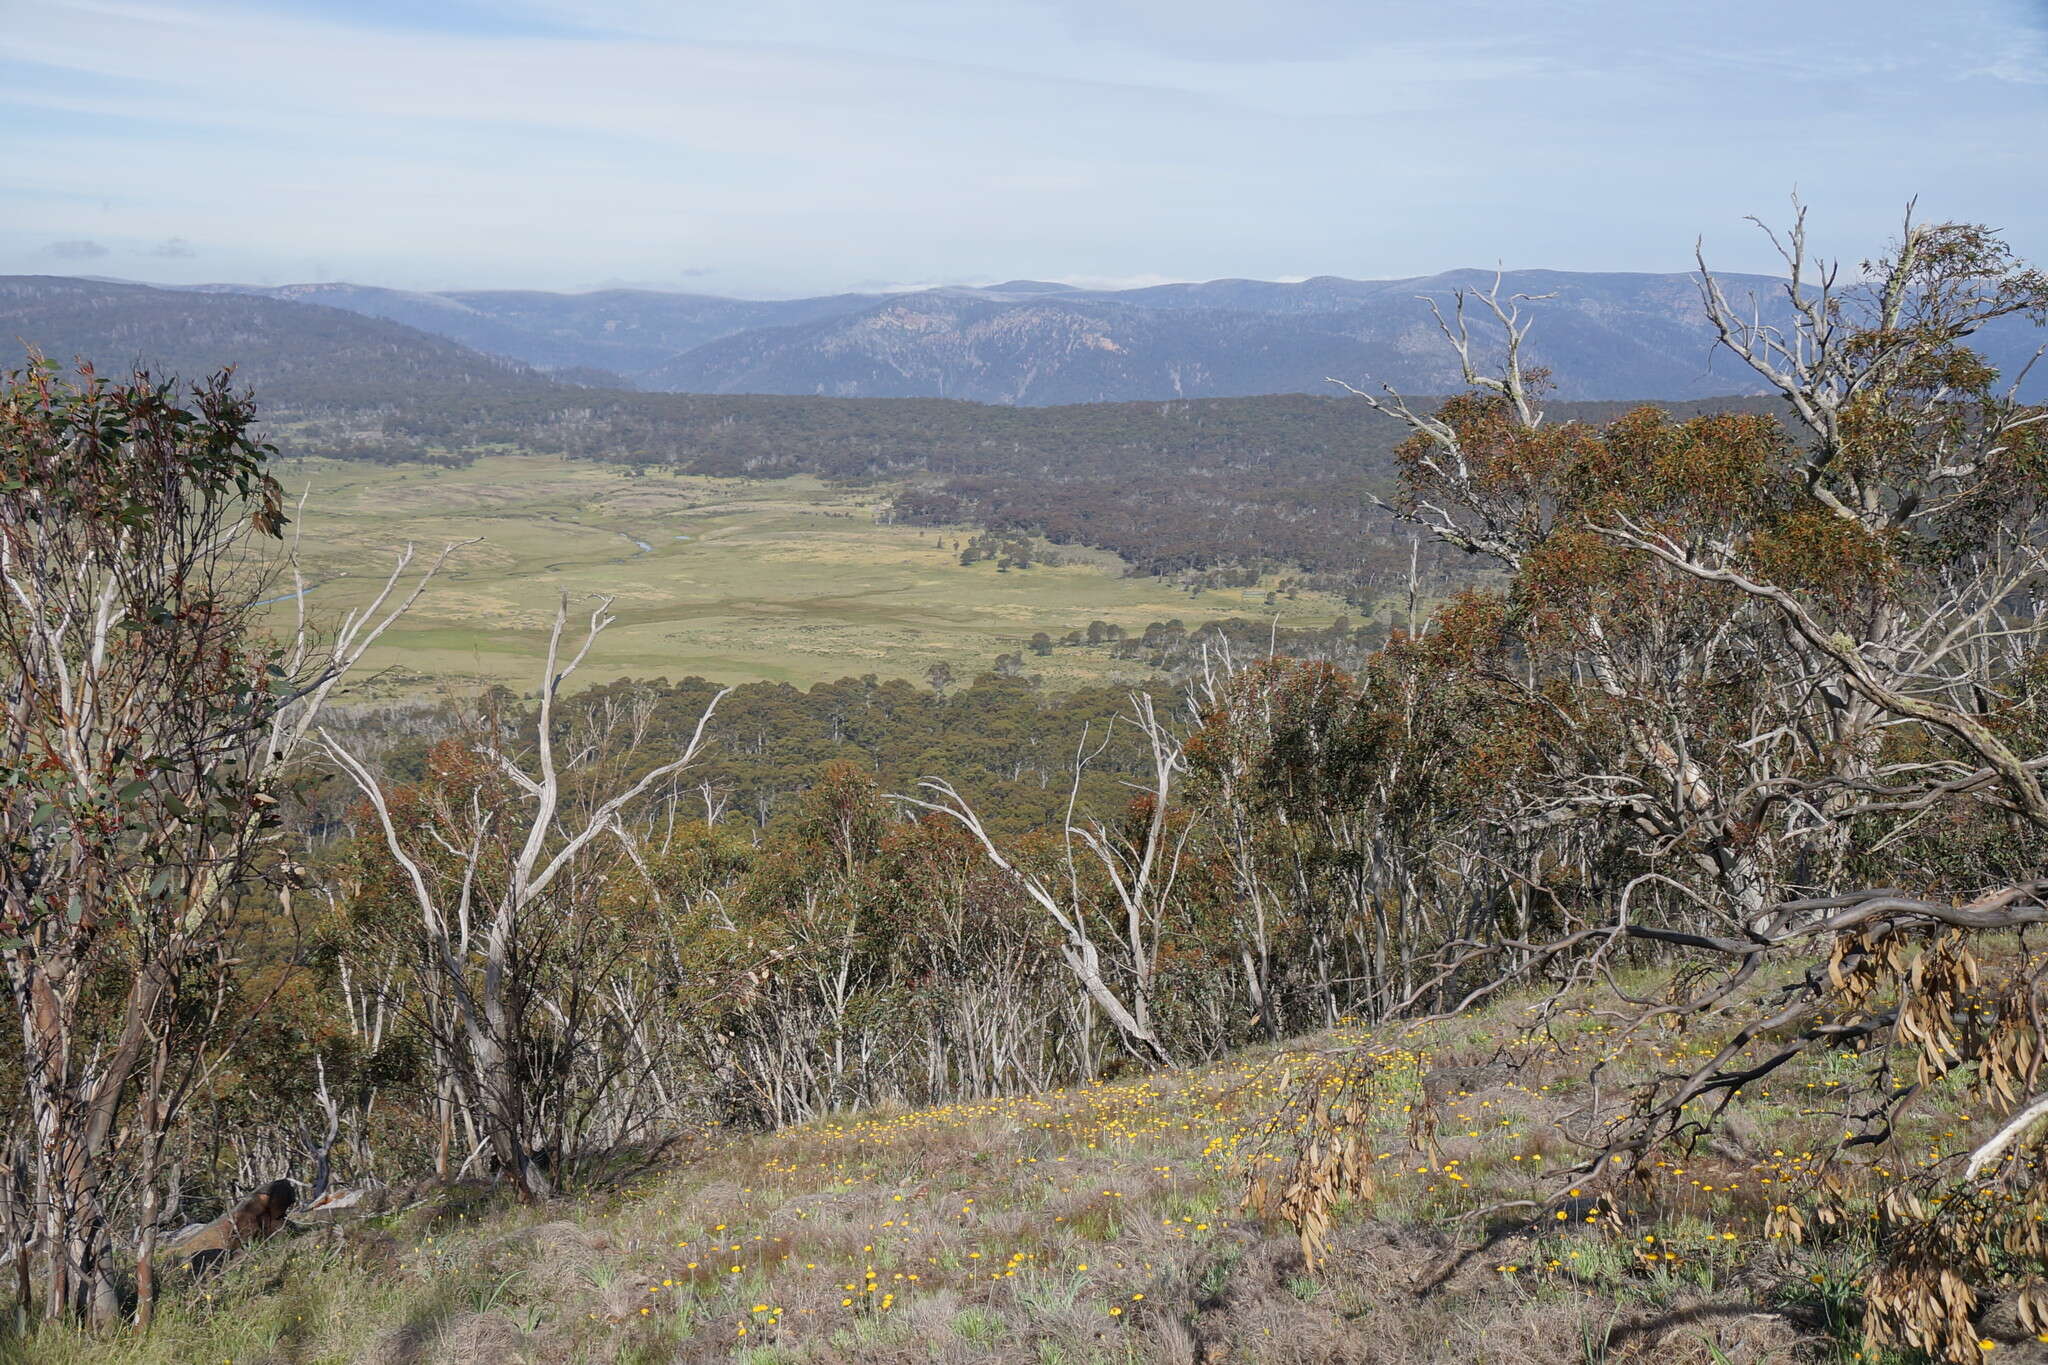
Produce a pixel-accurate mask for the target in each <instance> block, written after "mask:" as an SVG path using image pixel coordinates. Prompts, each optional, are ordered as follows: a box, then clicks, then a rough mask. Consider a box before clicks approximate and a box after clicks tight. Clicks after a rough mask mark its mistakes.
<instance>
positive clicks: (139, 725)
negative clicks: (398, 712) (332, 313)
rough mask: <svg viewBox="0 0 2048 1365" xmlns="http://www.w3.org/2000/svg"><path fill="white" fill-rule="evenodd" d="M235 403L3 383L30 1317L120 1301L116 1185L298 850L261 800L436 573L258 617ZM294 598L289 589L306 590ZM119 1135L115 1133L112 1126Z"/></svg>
mask: <svg viewBox="0 0 2048 1365" xmlns="http://www.w3.org/2000/svg"><path fill="white" fill-rule="evenodd" d="M254 418H255V414H254V409H253V406H252V404H251V402H250V400H249V399H248V398H247V397H246V396H244V395H241V394H238V393H236V392H235V391H233V390H232V389H231V387H230V385H229V381H228V377H227V376H226V375H225V374H222V375H217V376H215V377H214V378H213V379H212V380H210V381H209V382H207V383H205V384H203V385H200V386H198V387H197V388H195V389H194V390H193V391H192V392H191V394H190V396H189V400H187V399H181V397H180V395H179V394H178V392H177V390H176V389H175V388H174V387H173V386H172V385H171V384H168V383H162V382H158V381H155V380H152V379H150V378H149V377H148V376H146V375H141V374H138V375H135V376H134V377H133V378H132V379H130V380H125V381H122V382H108V381H106V380H103V379H100V378H99V377H97V376H95V375H94V374H93V373H92V372H91V371H90V370H89V369H88V370H84V371H81V374H80V378H79V380H78V382H76V383H71V382H67V381H66V380H64V379H63V378H61V377H60V376H59V375H58V373H57V372H56V370H55V368H54V367H52V366H50V365H47V364H45V363H43V362H41V361H40V360H37V359H32V360H31V363H30V365H29V367H28V368H27V369H26V370H24V371H20V372H17V373H13V374H10V375H8V376H7V377H6V379H5V381H4V384H0V708H4V712H5V719H6V725H5V729H4V732H0V850H4V852H0V964H4V967H5V970H6V974H7V981H8V985H9V987H10V990H11V994H12V999H13V1003H14V1006H15V1010H16V1014H17V1017H18V1021H19V1024H20V1028H21V1038H22V1079H23V1084H24V1087H25V1096H24V1098H25V1100H26V1102H27V1111H28V1119H29V1123H30V1126H31V1129H32V1132H33V1142H32V1144H31V1149H32V1151H33V1182H34V1186H35V1188H34V1192H33V1207H34V1211H35V1222H36V1225H37V1227H36V1231H35V1235H34V1236H33V1237H32V1238H29V1239H24V1241H23V1242H22V1243H21V1244H20V1245H18V1246H17V1248H16V1257H17V1273H18V1279H19V1282H20V1287H21V1289H22V1290H23V1291H24V1293H25V1292H26V1291H27V1288H28V1278H29V1273H28V1272H29V1259H30V1244H31V1242H34V1243H38V1244H40V1246H41V1247H42V1249H43V1251H44V1253H45V1255H46V1257H47V1274H46V1277H45V1284H44V1298H43V1305H44V1312H45V1314H46V1315H47V1316H50V1317H59V1316H65V1315H78V1316H84V1317H89V1318H91V1319H93V1320H96V1321H106V1320H109V1319H111V1318H112V1317H113V1316H115V1314H116V1312H117V1311H118V1309H117V1302H116V1296H115V1289H114V1279H113V1261H114V1236H113V1228H112V1226H111V1213H110V1208H109V1200H108V1193H109V1189H110V1186H111V1184H112V1183H113V1181H114V1180H115V1177H116V1172H117V1169H118V1170H119V1171H120V1173H121V1175H122V1176H123V1177H124V1178H129V1179H133V1180H134V1181H135V1182H136V1183H138V1184H139V1185H140V1187H141V1189H142V1197H141V1199H140V1201H139V1212H138V1215H137V1219H138V1223H139V1225H140V1230H141V1231H140V1235H141V1244H140V1248H139V1252H138V1269H139V1276H138V1278H139V1290H140V1308H139V1313H140V1316H141V1317H142V1319H143V1320H144V1321H147V1319H148V1316H149V1313H150V1310H151V1305H152V1303H153V1298H154V1274H153V1248H154V1235H155V1222H156V1211H157V1208H158V1203H157V1199H158V1195H157V1190H156V1185H155V1175H156V1164H157V1162H158V1160H159V1157H160V1155H161V1152H162V1149H163V1145H164V1141H165V1137H166V1135H167V1133H168V1132H169V1130H170V1127H171V1125H172V1124H173V1122H174V1121H175V1119H176V1117H177V1115H178V1112H179V1109H180V1106H181V1104H182V1103H183V1102H184V1100H185V1098H186V1097H187V1096H188V1095H189V1094H190V1092H191V1089H192V1086H193V1085H194V1083H195V1082H196V1080H198V1079H199V1078H200V1076H201V1075H202V1074H203V1071H204V1069H205V1068H206V1067H207V1066H209V1065H210V1064H211V1063H212V1062H213V1061H214V1060H215V1059H217V1057H218V1055H219V1049H220V1045H221V1044H222V1042H223V1040H224V1038H225V1037H226V1036H227V1035H230V1034H232V1032H233V1031H234V1029H235V1028H236V1027H246V1024H247V1021H248V1019H249V1018H250V1017H251V1016H250V1014H249V1012H248V1004H247V1002H244V1003H243V1007H242V1013H241V1015H240V1019H239V1022H238V1021H237V1019H235V1018H232V1017H230V1015H229V1012H228V1009H227V1004H228V1001H229V997H230V996H231V994H232V993H233V991H234V990H235V988H236V981H237V978H236V968H235V959H236V950H237V946H238V943H239V942H240V941H241V938H242V936H243V934H244V933H245V931H246V930H247V929H248V928H249V927H250V925H251V924H252V922H253V921H254V920H256V919H258V918H260V917H261V916H263V915H265V914H267V913H269V912H270V911H271V909H272V907H274V906H275V905H276V904H277V902H278V901H280V900H281V901H283V902H284V905H285V908H286V909H287V910H288V909H289V903H290V897H291V894H292V891H293V888H294V887H295V886H296V885H298V884H299V877H300V872H301V869H300V868H299V867H298V866H297V865H296V864H295V863H294V861H293V860H292V858H291V857H290V856H289V853H288V851H287V849H286V847H285V845H284V844H283V843H282V841H281V837H280V836H281V829H280V820H279V808H280V804H281V802H282V800H283V799H284V797H285V795H286V791H287V785H288V781H289V777H290V774H291V772H292V769H293V765H294V763H295V761H296V759H297V758H298V756H299V751H300V749H301V747H302V741H303V740H304V738H305V736H306V735H307V733H308V731H309V727H310V726H311V725H312V724H313V723H314V718H315V716H316V715H317V712H318V710H319V708H320V706H321V705H322V704H323V703H324V702H325V700H326V699H327V697H328V696H329V695H330V693H331V692H332V691H333V689H334V688H335V686H336V685H337V684H338V682H339V681H340V679H341V678H342V676H343V675H344V674H345V673H346V672H347V671H348V669H349V668H350V667H351V666H352V665H354V664H355V663H356V662H357V661H358V660H359V659H360V658H361V657H362V654H363V651H364V650H365V649H367V648H368V647H369V646H370V644H371V643H373V642H374V641H375V640H376V638H377V636H378V635H379V634H380V633H381V632H382V631H383V630H384V629H385V628H386V627H387V626H388V625H389V624H390V623H391V621H392V620H393V619H395V617H396V616H397V614H398V613H400V612H402V611H403V610H404V609H405V607H406V606H407V605H408V604H409V603H410V601H411V600H412V597H413V596H416V595H417V593H418V591H419V589H420V588H421V587H423V586H424V584H425V580H426V579H427V578H429V577H431V576H432V574H433V572H434V569H435V568H437V567H438V565H439V561H438V560H436V561H435V562H434V564H432V565H430V566H429V567H428V568H427V569H426V571H425V572H424V573H423V574H422V575H421V576H420V578H419V582H418V583H417V584H415V586H414V587H413V588H412V590H411V592H410V594H408V593H406V592H404V591H402V590H401V587H400V584H401V581H402V577H403V575H404V574H405V572H406V571H407V569H408V568H409V565H410V561H411V554H410V552H409V551H408V552H407V553H406V554H405V555H404V556H401V558H400V561H399V563H398V565H397V567H396V568H394V570H393V572H392V574H391V577H390V578H389V579H387V580H386V581H385V582H384V584H383V586H382V588H381V590H378V591H376V592H374V593H373V594H372V597H371V600H370V602H369V603H368V605H367V606H365V607H364V608H362V609H360V610H357V611H355V612H353V613H351V614H349V615H348V616H347V617H346V618H345V619H344V620H343V621H342V622H341V623H340V625H339V628H338V629H337V631H336V632H335V633H334V634H333V635H332V636H331V638H329V639H327V640H325V641H321V640H318V639H316V638H315V636H314V634H313V632H312V631H311V630H310V629H308V628H307V627H306V624H305V621H304V618H303V616H301V618H300V621H299V626H298V629H297V630H296V631H294V632H292V633H290V634H289V635H288V637H287V638H286V639H284V640H283V641H277V640H273V639H271V638H270V637H269V636H268V635H267V634H266V632H265V629H264V626H265V619H264V617H263V615H262V609H263V608H264V607H265V606H266V605H268V603H266V601H265V599H264V594H265V592H266V591H268V589H267V588H266V586H265V585H266V583H270V582H272V581H274V579H273V578H272V577H271V576H269V575H267V574H266V573H265V572H264V565H265V564H266V563H269V564H272V565H273V566H274V563H275V552H266V551H265V549H264V545H265V543H266V542H279V541H281V538H282V536H283V532H284V528H285V526H286V524H287V519H286V516H285V509H284V504H283V495H282V490H281V488H280V487H279V485H278V482H277V480H276V479H275V477H273V475H272V474H271V473H270V468H269V466H270V462H271V461H272V459H273V458H274V456H275V453H276V452H275V451H274V450H273V449H272V448H271V447H269V446H267V445H264V444H262V443H260V442H259V441H257V440H256V439H255V437H254V436H253V435H252V424H253V422H254ZM297 596H300V597H302V596H303V593H300V594H298V595H297ZM124 1133H125V1135H126V1137H125V1140H126V1143H127V1147H126V1149H125V1150H124V1149H123V1145H122V1135H123V1134H124Z"/></svg>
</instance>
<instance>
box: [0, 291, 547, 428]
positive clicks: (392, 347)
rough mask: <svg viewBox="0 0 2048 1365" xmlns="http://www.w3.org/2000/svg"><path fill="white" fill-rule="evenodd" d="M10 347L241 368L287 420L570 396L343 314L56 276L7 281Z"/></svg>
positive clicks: (194, 368) (206, 368)
mask: <svg viewBox="0 0 2048 1365" xmlns="http://www.w3.org/2000/svg"><path fill="white" fill-rule="evenodd" d="M0 338H4V339H6V341H8V342H10V343H12V344H13V345H14V346H16V347H19V348H27V347H31V346H33V347H36V348H38V349H40V350H41V351H42V352H43V354H44V355H46V356H47V357H49V358H50V359H51V360H54V361H57V362H58V363H60V364H68V363H69V362H71V361H73V360H77V359H85V360H90V361H92V362H93V363H94V364H95V365H97V366H98V367H100V368H101V369H102V370H104V371H107V372H109V373H113V372H115V371H126V370H127V369H128V368H129V367H131V366H136V365H141V366H145V367H147V368H148V369H150V370H151V371H152V372H153V373H156V374H160V375H166V376H169V375H177V376H181V377H183V378H185V379H188V380H192V379H198V378H199V377H201V376H203V375H205V374H208V373H211V372H212V371H214V370H217V369H220V368H222V367H224V366H228V365H233V366H234V367H235V371H236V379H237V380H238V382H239V383H241V384H244V385H249V386H253V387H254V388H255V389H257V390H258V392H259V393H260V394H261V395H262V397H263V401H264V406H265V409H266V411H272V412H277V413H303V412H330V411H336V410H350V411H360V410H374V409H389V408H391V407H393V406H395V405H404V404H416V405H419V406H422V407H427V406H434V407H443V408H446V409H448V410H451V411H462V412H475V411H478V410H481V409H483V408H485V407H488V406H491V405H505V404H508V403H516V402H520V401H525V400H531V399H534V398H536V397H541V396H544V395H547V394H550V393H554V392H558V391H561V392H567V391H566V390H562V389H561V386H559V385H557V384H555V383H554V382H553V381H551V380H549V379H547V378H546V377H545V376H543V375H541V374H539V373H538V372H536V371H535V370H533V369H532V368H530V367H529V366H527V365H525V364H523V363H521V362H519V361H517V360H509V359H504V358H501V357H496V356H488V355H484V354H481V353H480V352H477V351H474V350H471V349H469V348H468V347H466V346H462V345H458V344H457V343H455V342H453V341H449V340H447V339H446V338H444V337H439V336H433V335H430V334H428V333H426V332H422V331H419V330H417V329H415V328H412V327H406V326H400V325H398V324H395V323H392V322H388V321H384V320H381V319H378V318H373V317H365V316H362V315H360V314H358V313H354V312H349V311H345V310H343V309H340V308H322V307H309V306H306V305H304V304H300V303H291V302H284V301H280V300H276V299H267V298H258V297H252V296H247V295H239V294H192V293H184V292H179V291H174V290H167V289H154V288H151V287H149V286H146V285H135V284H116V283H108V282H103V281H92V280H75V279H68V278H64V277H61V276H52V275H8V276H0ZM19 360H20V356H19V354H18V353H17V354H16V355H15V356H12V357H9V360H8V363H9V364H18V363H19Z"/></svg>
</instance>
